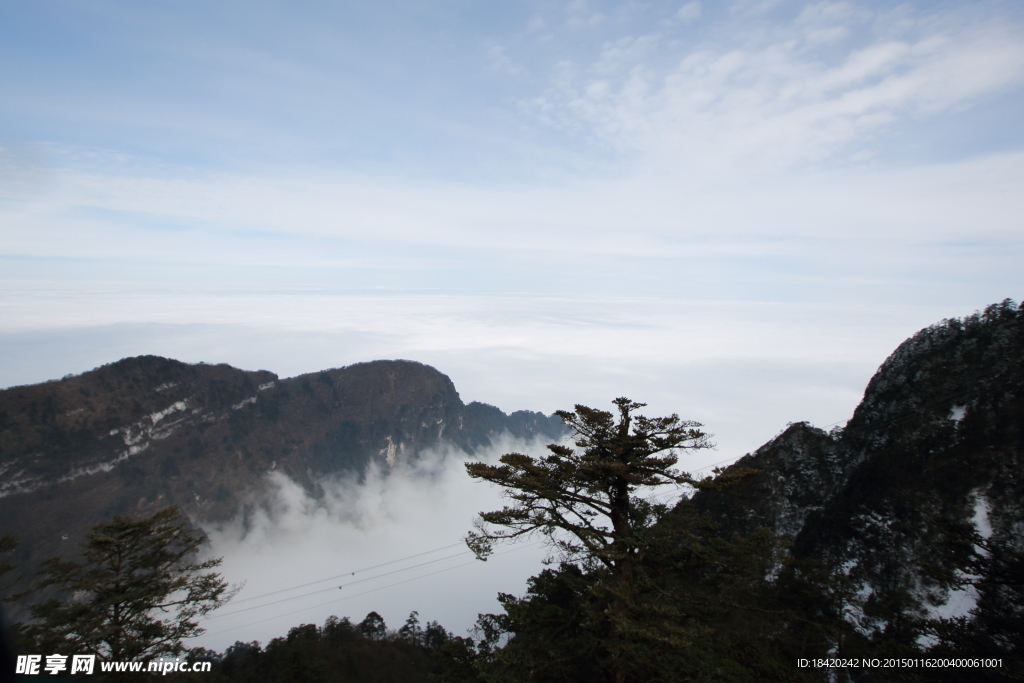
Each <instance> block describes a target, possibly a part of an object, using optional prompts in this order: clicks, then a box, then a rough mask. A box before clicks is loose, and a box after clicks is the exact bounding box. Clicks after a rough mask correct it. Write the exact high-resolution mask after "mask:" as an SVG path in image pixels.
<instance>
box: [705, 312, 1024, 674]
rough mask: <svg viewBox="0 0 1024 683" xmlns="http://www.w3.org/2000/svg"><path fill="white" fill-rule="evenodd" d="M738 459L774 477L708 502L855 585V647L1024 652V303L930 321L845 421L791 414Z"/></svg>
mask: <svg viewBox="0 0 1024 683" xmlns="http://www.w3.org/2000/svg"><path fill="white" fill-rule="evenodd" d="M733 467H752V468H756V469H758V470H760V474H758V475H755V476H752V477H750V478H749V479H748V480H747V481H745V482H744V483H742V484H741V485H739V486H736V487H735V488H733V489H731V490H728V491H725V492H701V493H699V494H698V495H696V496H695V497H694V500H693V502H694V503H695V504H696V505H697V506H698V507H699V508H700V509H702V510H704V511H706V512H708V513H710V514H711V515H712V516H713V517H715V518H716V519H717V520H719V521H720V522H721V524H722V532H723V533H725V534H729V535H731V534H733V533H740V534H746V533H749V532H750V531H751V530H753V529H754V528H756V527H758V526H763V527H767V528H769V529H771V530H772V531H774V532H776V533H778V534H780V535H782V536H784V537H786V538H788V539H790V540H791V541H793V547H792V556H793V557H794V558H795V559H796V560H797V561H798V562H802V563H804V564H803V565H802V566H814V567H816V568H817V571H819V572H823V575H825V576H828V577H831V578H830V581H831V585H832V587H833V589H834V590H838V589H836V588H835V587H837V586H845V587H846V589H845V590H846V593H844V594H837V595H836V596H835V597H836V600H837V601H838V602H837V605H835V606H834V609H835V611H837V612H838V613H842V614H843V615H844V617H845V619H846V621H847V623H848V624H849V625H850V626H851V628H852V629H853V638H852V639H851V640H849V641H847V644H846V647H847V650H848V651H853V650H856V648H858V647H859V648H862V649H863V650H864V651H876V652H877V651H881V650H885V651H902V650H900V648H905V649H906V651H911V650H914V649H915V648H921V647H924V646H928V645H930V646H934V647H935V648H937V649H939V650H941V649H942V648H947V649H948V648H954V649H955V648H956V647H959V646H958V645H956V644H957V643H960V645H962V644H963V643H964V642H966V639H973V640H971V642H972V643H973V645H972V653H973V654H975V655H978V656H981V655H983V654H986V653H988V654H990V655H992V656H1003V655H1007V656H1009V654H1012V653H1020V652H1022V645H1024V641H1022V639H1021V634H1022V633H1024V587H1022V585H1021V581H1020V577H1021V575H1022V573H1024V572H1022V569H1024V561H1022V560H1024V558H1022V555H1021V551H1022V550H1024V506H1022V504H1021V501H1022V500H1024V307H1022V308H1018V307H1016V306H1015V305H1014V304H1013V302H1011V301H1009V300H1007V301H1004V302H1003V303H1002V304H998V305H993V306H990V307H988V308H987V309H985V311H984V312H982V313H978V314H975V315H973V316H969V317H967V318H964V319H963V320H945V321H943V322H941V323H939V324H938V325H935V326H932V327H929V328H927V329H925V330H922V331H921V332H919V333H917V334H916V335H914V336H913V337H912V338H910V339H909V340H907V341H906V342H904V343H903V344H902V345H901V346H900V347H899V348H898V349H897V350H896V351H895V352H894V353H893V354H892V356H890V357H889V358H888V359H887V360H886V361H885V363H883V364H882V366H881V367H880V368H879V370H878V372H877V373H876V374H875V376H874V377H873V378H872V379H871V381H870V383H869V384H868V387H867V389H866V390H865V393H864V399H863V401H862V402H861V404H860V405H859V406H858V408H857V410H856V412H855V413H854V415H853V418H852V419H851V420H850V421H849V423H848V424H847V425H846V427H845V428H844V429H842V430H834V431H833V432H832V433H830V434H826V433H825V432H823V431H821V430H819V429H815V428H813V427H811V426H809V425H807V424H805V423H800V424H794V425H790V426H789V428H787V429H786V430H785V431H784V432H783V433H782V434H781V435H780V436H778V437H776V438H775V439H774V440H772V441H771V442H770V443H768V444H766V445H765V446H762V447H761V448H760V449H758V450H757V451H756V452H755V453H753V454H751V455H748V456H746V457H744V458H742V459H740V460H739V461H738V462H737V463H736V464H735V465H734V466H733ZM806 563H810V564H806ZM839 592H840V593H842V591H839ZM943 619H945V620H943ZM985 624H988V626H985ZM992 624H996V625H995V626H993V625H992ZM857 643H859V645H858V644H857ZM879 648H881V650H880V649H879Z"/></svg>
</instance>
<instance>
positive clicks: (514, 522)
mask: <svg viewBox="0 0 1024 683" xmlns="http://www.w3.org/2000/svg"><path fill="white" fill-rule="evenodd" d="M614 404H615V406H616V407H617V408H618V416H617V419H616V416H614V415H613V414H612V413H610V412H605V411H602V410H595V409H593V408H588V407H586V406H582V405H577V406H576V410H575V411H574V412H568V411H558V412H557V413H556V414H557V415H558V416H559V417H561V418H562V420H564V421H565V423H566V424H567V425H568V426H569V427H570V428H571V429H572V430H573V431H574V432H575V436H576V439H575V446H576V449H574V448H570V447H568V446H562V445H558V444H552V445H550V446H548V450H549V451H551V454H550V455H548V456H546V457H543V458H534V457H531V456H528V455H523V454H521V453H509V454H506V455H504V456H502V457H501V460H500V462H501V464H500V465H488V464H485V463H480V462H476V463H468V464H467V465H466V469H467V471H468V473H469V475H470V476H471V477H474V478H478V479H483V480H485V481H489V482H491V483H494V484H498V485H499V486H502V487H503V488H505V489H506V490H505V496H506V497H507V498H509V499H510V500H512V501H513V504H512V505H509V506H506V507H505V508H503V509H501V510H497V511H494V512H484V513H481V515H480V521H479V523H478V525H477V530H476V531H474V532H471V533H470V534H469V536H468V537H467V543H468V545H469V546H470V548H471V549H472V550H473V551H474V552H475V553H476V554H477V557H479V558H481V559H484V558H486V557H487V555H488V554H489V553H490V552H491V550H492V547H493V545H492V544H493V542H494V541H497V540H508V539H515V538H519V537H522V536H526V535H529V534H534V533H540V534H543V535H544V536H546V537H547V540H548V542H549V543H550V544H551V545H552V546H553V547H554V548H555V549H556V551H558V552H559V554H560V555H561V557H560V559H561V560H562V561H563V562H578V563H579V564H580V566H581V567H582V569H583V570H585V571H587V572H592V573H593V576H594V578H595V580H594V582H593V586H592V587H591V588H590V589H589V593H588V595H589V598H588V604H589V605H590V606H589V607H588V611H589V613H590V614H592V615H594V616H593V618H592V619H591V620H590V621H591V622H592V621H594V620H595V619H596V620H598V621H599V622H600V623H598V624H597V625H596V626H595V627H594V628H592V629H591V631H592V632H593V633H595V634H596V635H595V637H596V638H598V639H599V640H600V643H599V644H600V646H601V647H600V650H601V651H602V652H603V653H604V655H605V658H606V665H607V670H608V671H609V672H610V679H611V680H612V681H613V683H621V681H623V680H625V676H626V667H627V666H628V660H630V659H631V658H632V657H633V656H634V653H635V652H636V645H637V642H638V640H643V639H645V638H647V637H648V636H654V637H655V638H659V637H660V636H658V634H655V633H653V632H649V629H647V628H645V627H644V626H643V625H642V624H641V622H640V621H638V617H642V614H639V615H638V613H646V612H649V611H650V609H651V606H652V605H651V603H649V602H648V603H644V604H643V605H642V606H641V605H640V604H639V603H638V600H637V598H638V597H639V591H640V590H642V589H644V588H645V587H646V586H647V585H648V584H649V581H648V580H647V579H646V578H645V576H644V575H643V568H642V567H643V563H644V561H645V559H646V558H647V556H648V553H649V552H651V551H652V550H653V549H655V548H657V547H661V546H665V545H666V544H671V543H672V535H673V532H672V530H671V529H670V527H669V526H667V525H663V524H659V522H660V521H661V520H662V519H663V518H664V517H665V515H666V514H667V512H668V506H667V505H665V504H662V503H655V502H652V501H651V500H648V499H647V498H645V497H644V496H643V495H642V494H644V493H647V492H648V491H650V490H651V489H652V488H655V487H658V486H663V485H680V484H688V485H690V486H694V487H701V486H706V485H709V484H710V480H702V481H699V480H696V479H694V478H693V477H691V476H690V475H689V474H687V473H685V472H681V471H679V470H677V469H675V465H676V463H677V462H678V455H677V453H678V452H680V451H694V450H700V449H706V448H712V444H711V443H710V442H709V440H708V439H709V435H708V434H706V433H705V432H703V431H702V430H701V427H702V425H701V424H700V423H697V422H692V421H683V420H680V419H679V416H678V415H672V416H670V417H659V418H647V417H644V416H642V415H634V412H635V411H636V410H637V409H639V408H641V407H643V406H644V404H642V403H635V402H633V401H630V400H629V399H626V398H619V399H616V400H615V401H614ZM577 449H578V450H577ZM496 527H498V528H496ZM506 602H508V604H509V605H512V604H514V603H513V602H511V601H506ZM668 636H669V640H672V639H673V638H674V636H673V635H672V634H668ZM663 646H665V647H670V646H671V643H670V642H665V643H663Z"/></svg>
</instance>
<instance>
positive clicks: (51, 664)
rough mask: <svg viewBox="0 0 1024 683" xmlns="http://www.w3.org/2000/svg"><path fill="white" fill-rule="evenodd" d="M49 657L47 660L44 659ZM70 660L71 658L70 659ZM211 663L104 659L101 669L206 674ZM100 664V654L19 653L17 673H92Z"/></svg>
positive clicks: (29, 674) (163, 673)
mask: <svg viewBox="0 0 1024 683" xmlns="http://www.w3.org/2000/svg"><path fill="white" fill-rule="evenodd" d="M44 659H45V662H44ZM68 660H70V661H68ZM210 666H211V665H210V662H194V663H191V664H190V663H189V662H182V661H179V660H159V659H158V660H155V661H152V662H100V671H102V672H104V673H105V672H109V671H133V672H139V671H146V672H148V673H159V674H162V675H164V676H166V675H167V674H169V673H172V672H175V671H181V672H183V673H190V672H193V673H202V672H207V671H209V670H210ZM95 667H96V655H72V656H71V657H68V656H67V655H46V657H45V658H44V657H43V656H42V655H18V663H17V670H16V671H15V673H19V674H25V675H28V676H32V675H35V674H39V673H40V671H42V672H44V673H48V674H58V673H62V672H65V671H67V672H68V673H70V674H91V673H92V672H93V671H94V670H95Z"/></svg>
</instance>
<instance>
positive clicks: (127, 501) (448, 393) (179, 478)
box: [0, 356, 565, 565]
mask: <svg viewBox="0 0 1024 683" xmlns="http://www.w3.org/2000/svg"><path fill="white" fill-rule="evenodd" d="M564 430H565V426H564V424H562V422H561V420H560V419H559V418H557V417H553V416H552V417H548V416H544V415H543V414H541V413H531V412H527V411H520V412H516V413H513V414H512V415H506V414H504V413H503V412H501V411H500V410H499V409H497V408H495V407H494V406H489V405H486V404H482V403H471V404H469V405H464V404H463V403H462V400H461V399H460V398H459V394H458V392H457V391H456V390H455V386H454V385H453V384H452V382H451V380H450V379H449V378H448V377H446V376H445V375H443V374H441V373H440V372H438V371H437V370H435V369H434V368H431V367H429V366H426V365H422V364H420V363H415V362H410V361H375V362H372V363H360V364H357V365H352V366H349V367H346V368H341V369H335V370H325V371H323V372H318V373H314V374H310V375H302V376H299V377H294V378H291V379H285V380H281V379H279V378H278V377H277V376H276V375H274V374H273V373H270V372H267V371H258V372H246V371H242V370H238V369H235V368H232V367H230V366H227V365H215V366H214V365H203V364H199V365H188V364H185V363H180V362H178V361H174V360H169V359H166V358H158V357H154V356H144V357H139V358H127V359H124V360H122V361H119V362H117V363H113V364H110V365H106V366H104V367H101V368H98V369H96V370H93V371H91V372H86V373H83V374H82V375H78V376H69V377H65V378H64V379H62V380H60V381H52V382H47V383H45V384H38V385H32V386H22V387H13V388H10V389H6V390H3V391H0V520H2V526H0V533H13V534H14V535H16V536H17V537H18V538H19V539H20V540H21V541H22V546H21V547H20V548H19V549H18V551H17V552H18V554H19V556H18V557H16V558H15V560H16V561H17V562H16V563H17V564H21V565H30V564H34V561H38V560H39V559H42V558H46V557H51V556H53V555H57V554H61V553H63V554H67V553H68V552H69V551H71V550H72V549H74V548H76V547H77V543H78V542H80V541H81V540H82V539H83V538H84V533H85V532H86V531H87V530H88V529H89V528H90V527H91V526H92V525H94V524H96V523H97V522H100V521H103V520H109V519H110V518H111V517H112V516H113V515H118V514H120V515H139V514H149V513H152V512H154V511H155V510H156V509H159V508H161V507H164V506H167V505H169V504H177V505H178V506H180V507H181V508H182V509H183V510H184V511H185V512H186V513H187V514H188V515H189V517H191V518H192V519H194V520H214V521H216V520H223V519H227V518H230V517H232V516H233V515H235V514H236V513H237V511H238V508H239V504H240V503H241V502H242V501H244V500H246V498H247V497H248V496H249V495H250V494H252V493H254V492H258V491H259V490H261V489H262V486H263V484H264V479H265V475H266V474H267V473H268V472H271V471H280V472H284V473H286V474H287V475H288V476H289V477H291V478H292V479H294V480H296V481H298V482H301V483H302V484H303V485H304V486H306V487H307V489H309V490H310V491H312V492H315V491H316V487H317V482H318V480H320V479H321V478H322V477H323V476H325V475H329V474H334V473H339V472H345V471H356V472H358V471H361V470H362V469H363V468H365V467H366V466H367V465H368V464H369V463H370V462H372V461H376V462H378V463H380V464H381V466H383V467H385V468H387V467H390V466H393V465H394V464H396V463H397V462H398V461H399V460H401V459H404V458H410V457H415V455H416V453H417V452H419V451H421V450H423V449H426V448H430V447H433V446H437V445H439V444H441V443H442V442H443V443H448V444H452V445H454V446H457V447H459V448H462V449H464V450H466V451H468V452H473V451H474V450H476V449H479V448H481V447H486V446H488V445H489V444H490V440H491V439H492V438H493V437H495V436H496V435H498V434H500V433H502V432H509V433H511V434H512V435H514V436H519V437H524V438H528V437H531V436H540V437H544V438H550V439H553V440H554V439H557V438H558V437H560V436H561V435H562V433H563V432H564Z"/></svg>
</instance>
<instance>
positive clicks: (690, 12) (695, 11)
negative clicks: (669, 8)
mask: <svg viewBox="0 0 1024 683" xmlns="http://www.w3.org/2000/svg"><path fill="white" fill-rule="evenodd" d="M700 10H701V6H700V2H699V1H698V0H694V1H693V2H688V3H686V4H685V5H683V6H682V7H680V8H679V11H678V12H676V19H678V20H679V21H682V22H684V23H690V22H691V21H695V20H696V19H698V18H699V17H700Z"/></svg>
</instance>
